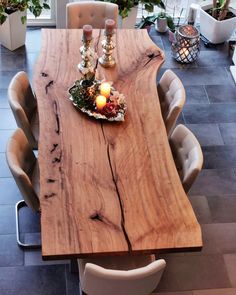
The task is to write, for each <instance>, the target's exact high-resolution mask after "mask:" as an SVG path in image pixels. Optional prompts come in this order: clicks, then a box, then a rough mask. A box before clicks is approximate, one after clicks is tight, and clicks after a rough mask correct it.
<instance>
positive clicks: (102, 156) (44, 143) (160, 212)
mask: <svg viewBox="0 0 236 295" xmlns="http://www.w3.org/2000/svg"><path fill="white" fill-rule="evenodd" d="M81 35H82V31H81V30H57V29H44V30H42V47H41V51H40V55H39V58H38V61H37V63H36V66H35V71H34V89H35V93H36V97H37V100H38V109H39V122H40V138H39V168H40V206H41V235H42V256H43V259H45V260H48V259H66V258H70V259H73V258H83V257H92V256H98V255H103V256H104V255H121V254H138V253H159V252H170V251H181V250H182V251H183V250H197V249H198V250H199V249H201V247H202V237H201V229H200V226H199V224H198V222H197V220H196V217H195V215H194V212H193V209H192V207H191V205H190V202H189V200H188V198H187V196H186V194H185V192H184V190H183V188H182V185H181V182H180V179H179V176H178V173H177V171H176V168H175V164H174V161H173V158H172V155H171V150H170V147H169V143H168V139H167V135H166V130H165V126H164V123H163V120H162V116H161V110H160V104H159V100H158V94H157V89H156V74H157V71H158V70H159V69H160V67H161V65H162V63H163V62H164V54H163V52H162V51H161V50H160V49H159V48H158V47H157V46H156V45H155V44H154V43H153V42H152V41H151V39H150V38H149V36H148V34H147V32H146V30H117V31H116V34H115V36H114V39H115V42H116V49H115V51H114V56H115V59H116V63H117V64H116V66H115V67H114V68H113V69H104V68H102V67H101V66H98V70H97V74H98V75H99V77H100V78H103V77H104V78H105V79H106V80H108V81H113V82H114V86H115V87H116V89H117V90H118V91H119V92H121V93H123V94H124V95H125V96H126V100H127V106H128V109H127V113H126V116H125V121H124V122H118V123H117V122H101V121H97V120H95V119H91V118H89V117H88V116H86V115H85V114H83V113H81V112H80V111H79V110H78V109H76V108H75V107H74V106H73V105H72V103H71V101H69V99H68V97H69V94H68V89H69V88H70V87H71V86H72V84H73V82H74V81H75V80H77V79H78V78H79V77H80V74H79V72H78V71H77V64H78V63H79V62H80V60H81V56H80V52H79V48H80V46H81V45H82V42H81ZM93 36H94V47H95V50H96V52H97V53H98V55H99V56H101V54H102V49H101V40H102V39H103V31H102V30H93Z"/></svg>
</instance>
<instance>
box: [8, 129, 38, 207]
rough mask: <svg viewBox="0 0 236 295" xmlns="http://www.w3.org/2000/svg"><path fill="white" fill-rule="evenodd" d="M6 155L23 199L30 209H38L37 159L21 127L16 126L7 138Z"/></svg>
mask: <svg viewBox="0 0 236 295" xmlns="http://www.w3.org/2000/svg"><path fill="white" fill-rule="evenodd" d="M6 157H7V163H8V166H9V168H10V170H11V173H12V175H13V177H14V179H15V181H16V184H17V185H18V187H19V190H20V191H21V194H22V196H23V198H24V201H25V202H26V204H27V206H28V207H30V208H31V209H32V210H34V211H38V210H39V199H38V195H37V192H38V187H39V184H38V183H39V176H38V161H37V158H36V157H35V155H34V153H33V151H32V148H31V147H30V145H29V143H28V140H27V138H26V136H25V134H24V132H23V131H22V129H20V128H18V129H17V130H16V131H15V132H14V134H13V135H12V137H11V138H10V139H9V142H8V145H7V150H6Z"/></svg>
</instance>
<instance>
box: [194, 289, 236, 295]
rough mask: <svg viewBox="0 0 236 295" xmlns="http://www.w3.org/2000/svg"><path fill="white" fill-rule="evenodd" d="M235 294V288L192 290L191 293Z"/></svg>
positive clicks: (200, 294)
mask: <svg viewBox="0 0 236 295" xmlns="http://www.w3.org/2000/svg"><path fill="white" fill-rule="evenodd" d="M235 294H236V289H235V288H227V289H208V290H198V291H193V295H235Z"/></svg>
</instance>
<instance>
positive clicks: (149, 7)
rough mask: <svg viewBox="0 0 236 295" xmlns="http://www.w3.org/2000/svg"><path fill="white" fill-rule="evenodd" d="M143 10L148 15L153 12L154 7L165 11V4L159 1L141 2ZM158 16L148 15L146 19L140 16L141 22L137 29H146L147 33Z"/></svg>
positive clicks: (144, 0)
mask: <svg viewBox="0 0 236 295" xmlns="http://www.w3.org/2000/svg"><path fill="white" fill-rule="evenodd" d="M141 3H142V6H143V9H144V10H146V11H147V12H148V13H150V12H153V10H154V6H158V7H160V8H162V9H163V10H165V4H164V2H163V1H161V0H141ZM158 16H159V14H158V15H155V14H153V15H148V16H146V17H144V16H142V19H141V21H140V22H139V23H138V25H137V28H139V29H144V28H147V29H148V31H149V29H150V26H151V25H153V24H155V21H156V20H157V18H158Z"/></svg>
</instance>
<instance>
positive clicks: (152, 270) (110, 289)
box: [80, 259, 166, 295]
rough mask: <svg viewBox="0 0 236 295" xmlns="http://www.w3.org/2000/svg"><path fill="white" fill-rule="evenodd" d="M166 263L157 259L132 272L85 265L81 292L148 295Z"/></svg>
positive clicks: (94, 294) (88, 293)
mask: <svg viewBox="0 0 236 295" xmlns="http://www.w3.org/2000/svg"><path fill="white" fill-rule="evenodd" d="M165 266H166V262H165V260H164V259H159V260H156V261H153V262H151V263H150V264H148V265H147V266H144V267H140V268H136V269H132V270H114V269H107V268H103V267H101V266H98V265H96V264H93V263H86V265H85V268H84V269H83V272H82V274H81V271H82V269H81V268H80V275H81V277H82V278H81V282H80V283H81V286H82V290H83V291H84V292H85V293H86V294H87V295H110V294H113V295H121V294H122V295H148V294H151V293H152V291H153V290H154V289H155V288H156V286H157V285H158V283H159V281H160V279H161V276H162V273H163V271H164V269H165Z"/></svg>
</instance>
